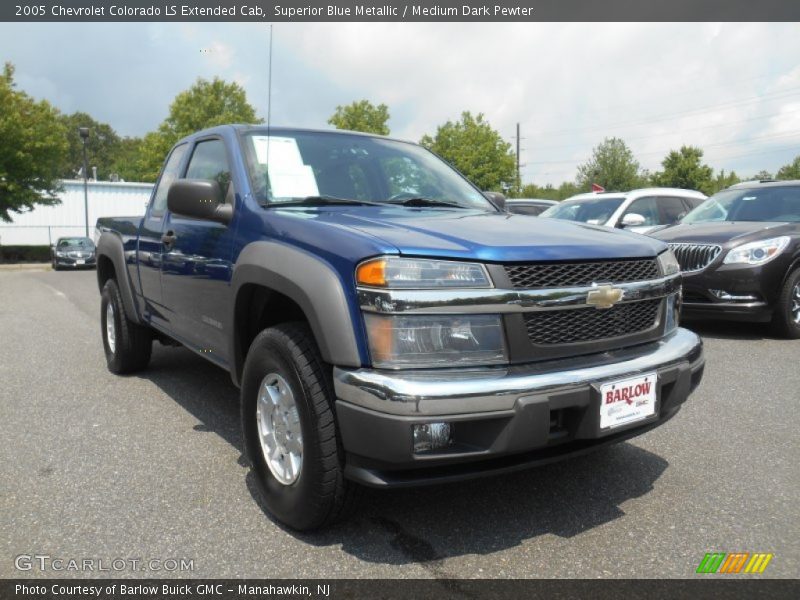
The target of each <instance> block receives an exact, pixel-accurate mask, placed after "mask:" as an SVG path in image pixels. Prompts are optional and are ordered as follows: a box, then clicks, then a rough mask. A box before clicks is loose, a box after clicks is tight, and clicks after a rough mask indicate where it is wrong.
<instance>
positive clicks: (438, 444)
mask: <svg viewBox="0 0 800 600" xmlns="http://www.w3.org/2000/svg"><path fill="white" fill-rule="evenodd" d="M412 432H413V436H414V454H420V453H423V452H430V451H431V450H439V449H441V448H447V447H448V446H449V445H450V444H452V443H453V439H452V428H451V427H450V423H419V424H416V425H414V426H413V429H412Z"/></svg>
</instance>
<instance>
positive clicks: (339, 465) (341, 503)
mask: <svg viewBox="0 0 800 600" xmlns="http://www.w3.org/2000/svg"><path fill="white" fill-rule="evenodd" d="M333 398H334V396H333V392H332V385H331V382H330V375H329V373H328V372H327V370H326V366H325V364H324V363H323V361H322V358H321V357H320V355H319V350H318V349H317V346H316V344H315V342H314V339H313V336H312V334H311V331H310V330H309V328H308V326H306V325H305V324H302V323H289V324H283V325H279V326H276V327H272V328H270V329H266V330H264V331H262V332H261V333H260V334H259V335H258V336H256V338H255V339H254V340H253V343H252V344H251V346H250V350H249V351H248V353H247V359H246V361H245V365H244V372H243V374H242V402H241V410H242V427H243V432H244V439H245V449H246V452H247V456H248V458H249V459H250V463H251V464H252V468H253V474H254V475H255V478H256V480H257V483H258V489H259V491H260V493H261V496H262V499H263V501H264V504H265V505H266V508H267V509H268V510H269V512H270V513H272V514H273V515H274V516H275V517H277V518H278V520H280V521H281V522H283V523H285V524H286V525H288V526H289V527H292V528H293V529H298V530H310V529H315V528H318V527H322V526H325V525H328V524H330V523H332V522H334V521H336V520H338V519H340V518H341V517H343V516H344V515H345V513H346V512H347V511H348V509H350V508H351V507H352V506H353V504H354V494H355V492H356V486H355V485H353V484H352V483H350V482H348V481H346V480H345V479H344V453H343V450H342V447H341V443H340V441H339V439H338V434H337V428H336V419H335V415H334V412H333Z"/></svg>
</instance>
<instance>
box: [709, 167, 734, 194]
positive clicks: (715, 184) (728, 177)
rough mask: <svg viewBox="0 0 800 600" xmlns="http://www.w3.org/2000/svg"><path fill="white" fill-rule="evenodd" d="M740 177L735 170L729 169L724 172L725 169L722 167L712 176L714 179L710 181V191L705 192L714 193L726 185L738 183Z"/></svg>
mask: <svg viewBox="0 0 800 600" xmlns="http://www.w3.org/2000/svg"><path fill="white" fill-rule="evenodd" d="M740 181H741V179H739V176H738V175H737V174H736V171H731V172H730V173H727V174H726V173H725V169H722V170H721V171H720V172H719V173H717V176H716V177H714V181H712V182H711V191H709V192H706V193H707V194H716V193H717V192H718V191H720V190H724V189H725V188H727V187H730V186H732V185H735V184H737V183H739V182H740Z"/></svg>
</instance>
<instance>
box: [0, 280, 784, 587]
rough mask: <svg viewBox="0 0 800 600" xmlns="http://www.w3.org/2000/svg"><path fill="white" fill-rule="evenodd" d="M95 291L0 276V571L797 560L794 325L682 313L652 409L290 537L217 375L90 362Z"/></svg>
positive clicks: (506, 571)
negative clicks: (700, 365)
mask: <svg viewBox="0 0 800 600" xmlns="http://www.w3.org/2000/svg"><path fill="white" fill-rule="evenodd" d="M99 305H100V300H99V294H98V292H97V288H96V285H95V274H94V272H80V273H73V272H58V273H56V272H50V271H41V272H33V271H30V272H26V271H18V272H0V414H1V415H2V417H1V418H0V437H2V440H3V441H2V448H3V450H2V455H3V460H0V514H1V515H2V518H1V519H0V548H2V550H1V551H0V577H20V576H23V577H24V576H41V575H45V576H69V575H70V573H65V572H53V571H49V572H46V573H43V574H42V573H39V572H36V571H26V572H22V571H18V570H16V569H15V566H14V562H15V561H14V557H16V556H18V555H20V554H37V553H38V554H47V555H50V556H52V557H62V558H84V557H93V558H105V559H106V560H111V559H114V558H119V557H121V558H133V557H138V558H144V559H149V558H157V559H162V560H164V559H168V558H189V559H192V560H193V563H194V570H193V571H192V572H184V573H178V572H176V573H171V574H170V575H171V576H191V577H270V578H272V577H320V578H329V577H359V578H366V577H406V578H411V577H520V578H529V577H582V578H583V577H585V578H594V577H648V578H659V577H692V576H695V569H696V568H697V565H698V564H699V562H700V560H701V559H702V558H703V555H704V554H705V553H706V552H709V551H720V552H737V551H741V552H771V553H773V554H774V555H775V556H774V558H773V559H772V562H771V563H770V565H769V567H768V568H767V570H766V571H765V573H764V574H763V575H758V576H756V577H796V576H797V575H798V565H799V564H800V541H799V540H800V524H799V523H800V520H799V519H798V518H797V517H798V515H800V501H798V497H800V445H799V444H798V439H799V436H798V428H800V407H799V406H798V401H799V400H800V341H785V340H777V339H773V338H771V337H769V335H768V334H767V332H766V330H765V329H764V328H763V327H761V326H757V325H741V324H713V325H703V326H702V328H699V329H698V330H699V332H700V333H701V334H702V336H703V338H704V340H705V344H706V355H707V361H708V363H707V368H706V376H705V379H704V381H703V383H702V385H701V386H700V388H699V390H698V391H697V392H696V393H695V395H694V396H693V397H692V398H691V399H690V401H689V403H688V404H687V405H686V406H685V407H684V408H683V410H682V411H681V412H680V413H679V414H678V415H677V416H676V417H675V418H674V419H673V420H672V421H670V422H669V423H667V424H666V425H665V426H663V427H661V428H659V429H656V430H654V431H652V432H650V433H648V434H646V435H645V436H643V437H640V438H637V439H635V440H633V441H631V442H627V443H623V444H620V445H617V446H614V447H611V448H607V449H604V450H601V451H599V452H597V453H595V454H593V455H590V456H586V457H582V458H578V459H574V460H571V461H568V462H562V463H559V464H555V465H551V466H547V467H544V468H540V469H537V470H532V471H525V472H521V473H517V474H514V475H511V476H504V477H496V478H490V479H483V480H478V481H474V482H468V483H461V484H453V485H448V486H442V487H432V488H425V489H417V490H403V491H393V492H374V491H370V492H368V493H367V494H366V497H365V498H364V500H363V502H362V505H361V509H360V510H359V512H358V513H357V514H356V516H355V517H354V518H353V519H352V520H350V521H349V522H346V523H343V524H340V525H337V526H336V527H334V528H332V529H329V530H327V531H324V532H321V533H315V534H295V533H292V532H289V531H287V530H285V529H283V528H282V527H281V526H279V525H278V524H276V523H275V522H274V521H272V520H271V519H270V518H269V517H268V516H266V515H265V514H264V512H263V511H262V510H261V508H260V507H259V505H258V504H257V502H256V500H254V494H255V490H254V486H253V482H252V481H251V477H250V476H249V475H248V469H247V467H246V464H245V462H244V460H243V458H242V456H241V450H242V440H241V436H240V433H239V419H238V390H237V389H236V388H234V386H233V385H232V384H231V382H230V378H229V376H228V375H227V373H225V372H223V371H222V370H220V369H218V368H216V367H214V366H211V365H210V364H209V363H207V362H205V361H204V360H203V359H201V358H199V357H197V356H195V355H194V354H192V353H190V352H189V351H187V350H185V349H182V348H164V347H162V346H160V345H156V346H155V349H154V353H153V360H152V362H151V366H150V369H149V370H148V371H147V372H145V373H143V374H140V375H138V376H130V377H124V378H123V377H116V376H114V375H111V374H110V373H109V372H108V371H107V370H106V367H105V363H104V359H103V351H102V343H101V338H100V327H99ZM165 574H166V573H153V572H145V571H139V572H134V573H121V575H124V576H131V575H133V576H146V577H152V576H159V575H165ZM89 575H91V574H83V576H89ZM117 575H120V573H117ZM728 577H731V576H728ZM740 577H745V576H744V575H740ZM748 577H750V576H748Z"/></svg>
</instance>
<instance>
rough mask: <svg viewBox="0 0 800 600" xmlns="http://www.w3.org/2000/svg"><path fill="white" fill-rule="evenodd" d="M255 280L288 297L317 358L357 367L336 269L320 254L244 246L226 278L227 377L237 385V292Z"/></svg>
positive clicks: (266, 243) (241, 362) (240, 356)
mask: <svg viewBox="0 0 800 600" xmlns="http://www.w3.org/2000/svg"><path fill="white" fill-rule="evenodd" d="M247 284H255V285H259V286H262V287H264V288H267V289H270V290H273V291H275V292H278V293H280V294H283V295H284V296H286V297H288V298H290V299H291V300H293V301H294V302H295V303H296V304H297V305H298V306H299V307H300V308H301V309H302V311H303V313H304V314H305V316H306V318H307V319H308V323H309V325H310V327H311V331H312V332H313V333H314V337H315V339H316V341H317V345H318V346H319V350H320V353H321V354H322V358H323V360H325V361H326V362H327V363H330V364H333V365H337V366H343V367H360V366H361V363H362V361H361V357H360V354H359V349H358V343H357V341H356V327H355V324H354V323H353V322H352V317H351V313H350V306H349V304H348V300H347V294H346V293H345V291H344V289H343V286H342V282H341V280H340V279H339V276H338V274H337V273H336V271H335V270H334V269H333V267H331V266H330V265H329V264H328V263H326V262H325V261H323V260H322V259H321V258H319V257H317V256H314V255H313V254H310V253H308V252H306V251H304V250H302V249H300V248H296V247H293V246H288V245H286V244H281V243H277V242H269V241H259V242H252V243H250V244H248V245H247V246H246V247H245V248H244V249H243V250H242V252H241V253H240V254H239V258H238V259H237V261H236V264H235V265H234V269H233V277H232V278H231V300H232V301H231V303H230V309H229V314H228V331H230V332H231V335H230V336H229V344H230V346H229V348H228V351H229V354H228V355H229V356H231V357H232V358H233V364H232V365H231V367H232V368H231V376H232V377H233V380H234V382H237V383H238V380H239V374H240V373H241V371H242V368H243V366H244V358H245V357H244V356H243V352H242V351H241V350H240V344H239V340H238V335H239V332H238V331H237V328H236V326H235V324H236V311H237V305H238V304H239V292H240V291H241V288H242V286H244V285H247Z"/></svg>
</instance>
